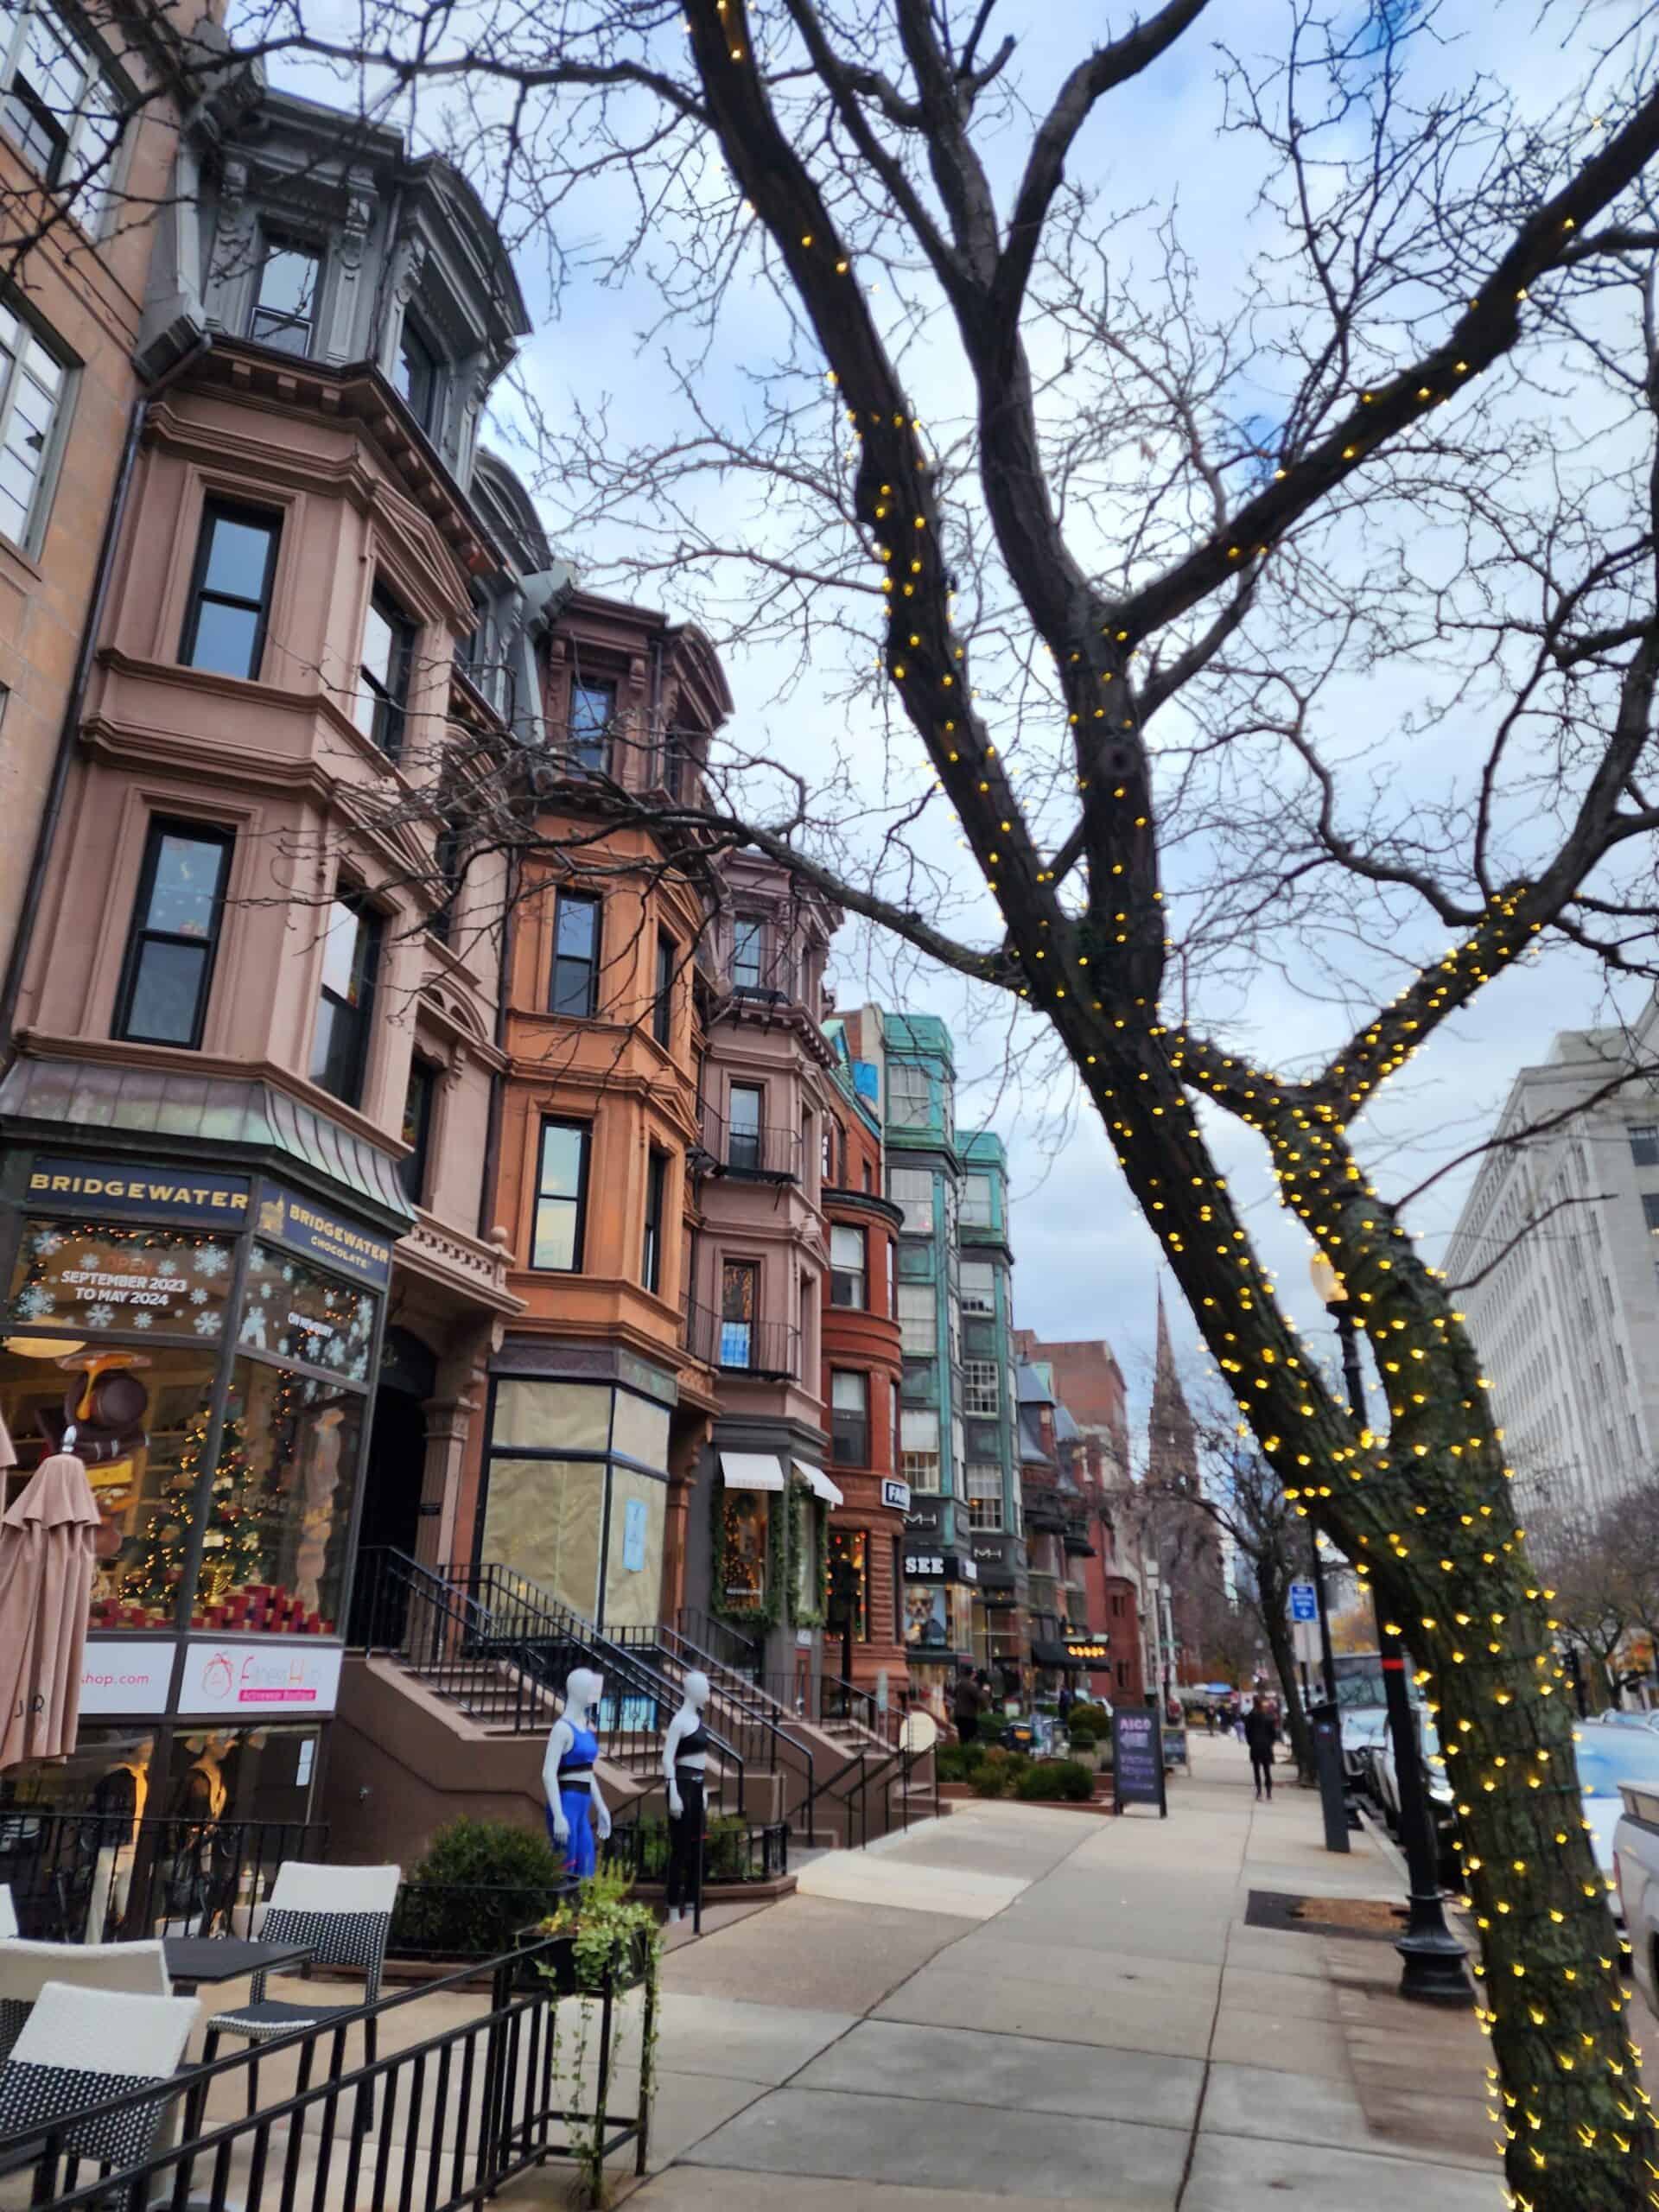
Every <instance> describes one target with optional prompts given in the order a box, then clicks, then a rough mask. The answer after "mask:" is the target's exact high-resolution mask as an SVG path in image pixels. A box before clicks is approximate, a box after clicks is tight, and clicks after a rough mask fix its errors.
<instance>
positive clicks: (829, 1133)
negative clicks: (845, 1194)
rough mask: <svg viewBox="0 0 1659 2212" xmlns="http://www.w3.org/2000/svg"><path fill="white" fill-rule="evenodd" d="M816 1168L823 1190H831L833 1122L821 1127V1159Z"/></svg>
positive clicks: (833, 1146) (834, 1128)
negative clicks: (821, 1179) (820, 1176)
mask: <svg viewBox="0 0 1659 2212" xmlns="http://www.w3.org/2000/svg"><path fill="white" fill-rule="evenodd" d="M818 1167H819V1172H820V1174H821V1175H822V1178H823V1184H824V1186H825V1188H826V1189H829V1188H833V1187H834V1185H835V1180H836V1125H835V1123H834V1122H825V1123H824V1125H823V1158H822V1160H820V1161H819V1162H818Z"/></svg>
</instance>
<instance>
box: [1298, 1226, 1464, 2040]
mask: <svg viewBox="0 0 1659 2212" xmlns="http://www.w3.org/2000/svg"><path fill="white" fill-rule="evenodd" d="M1308 1272H1309V1273H1310V1274H1311V1275H1312V1276H1313V1287H1314V1290H1315V1292H1316V1293H1317V1294H1318V1295H1319V1298H1320V1299H1321V1300H1323V1301H1324V1304H1325V1310H1326V1312H1327V1313H1329V1314H1330V1316H1331V1319H1332V1322H1333V1323H1334V1324H1335V1325H1336V1331H1337V1338H1338V1343H1339V1344H1341V1347H1342V1379H1343V1382H1344V1384H1345V1385H1346V1386H1347V1391H1348V1409H1349V1411H1350V1413H1351V1414H1352V1415H1353V1417H1354V1421H1355V1423H1356V1425H1357V1427H1360V1428H1361V1429H1363V1428H1364V1427H1367V1426H1368V1423H1367V1421H1366V1415H1365V1378H1364V1376H1363V1375H1362V1374H1361V1372H1360V1365H1359V1332H1358V1331H1357V1328H1356V1327H1355V1325H1354V1317H1353V1315H1352V1313H1350V1311H1349V1309H1348V1290H1347V1286H1346V1284H1344V1281H1343V1280H1342V1277H1341V1276H1340V1275H1339V1274H1338V1273H1337V1271H1336V1269H1335V1268H1333V1267H1332V1264H1331V1262H1330V1261H1329V1260H1327V1259H1326V1258H1325V1255H1324V1253H1323V1252H1316V1253H1315V1254H1314V1255H1313V1261H1312V1263H1311V1265H1310V1267H1309V1270H1308ZM1317 1541H1318V1539H1317V1538H1316V1539H1315V1542H1316V1544H1317ZM1371 1602H1372V1605H1374V1606H1375V1608H1376V1641H1377V1649H1378V1651H1379V1653H1380V1655H1381V1657H1382V1661H1383V1700H1384V1702H1385V1703H1386V1705H1387V1707H1388V1714H1389V1735H1390V1736H1391V1737H1392V1738H1393V1740H1394V1772H1395V1783H1396V1786H1397V1788H1398V1789H1399V1793H1400V1840H1401V1842H1402V1845H1403V1846H1404V1847H1405V1853H1406V1869H1407V1877H1408V1882H1409V1885H1410V1886H1409V1889H1408V1904H1409V1908H1410V1910H1409V1916H1408V1920H1407V1923H1406V1932H1405V1934H1404V1935H1403V1936H1401V1937H1400V1938H1399V1939H1398V1941H1397V1942H1395V1949H1396V1950H1397V1951H1398V1952H1399V1953H1400V1955H1401V1958H1402V1961H1403V1965H1402V1970H1401V1975H1400V1994H1401V1995H1402V1997H1409V1998H1413V1999H1415V2000H1416V2001H1417V2002H1418V2003H1420V2004H1426V2005H1472V2004H1473V2003H1474V2001H1475V1993H1474V1988H1473V1986H1472V1985H1471V1982H1470V1980H1469V1976H1468V1974H1467V1972H1466V1970H1465V1966H1464V1949H1463V1946H1462V1944H1461V1943H1459V1941H1458V1939H1457V1937H1456V1936H1453V1934H1452V1931H1451V1929H1449V1928H1448V1927H1447V1926H1446V1909H1445V1905H1444V1903H1443V1901H1442V1892H1441V1890H1440V1872H1439V1869H1438V1866H1437V1865H1436V1855H1435V1849H1434V1827H1433V1822H1432V1821H1431V1820H1430V1818H1429V1812H1428V1792H1427V1789H1426V1788H1425V1787H1424V1783H1423V1765H1422V1757H1421V1750H1420V1747H1419V1745H1418V1741H1417V1730H1416V1726H1415V1725H1414V1722H1413V1719H1412V1715H1411V1700H1410V1698H1409V1697H1408V1694H1407V1692H1406V1657H1405V1651H1404V1649H1403V1647H1402V1643H1401V1641H1400V1638H1399V1637H1398V1636H1397V1635H1396V1634H1395V1633H1393V1632H1392V1631H1391V1630H1390V1629H1389V1624H1388V1620H1387V1617H1386V1615H1385V1612H1384V1610H1383V1597H1382V1592H1380V1591H1377V1590H1373V1591H1372V1592H1371Z"/></svg>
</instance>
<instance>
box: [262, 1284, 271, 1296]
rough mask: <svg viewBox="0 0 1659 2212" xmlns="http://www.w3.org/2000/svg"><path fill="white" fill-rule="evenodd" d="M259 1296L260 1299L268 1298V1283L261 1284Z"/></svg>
mask: <svg viewBox="0 0 1659 2212" xmlns="http://www.w3.org/2000/svg"><path fill="white" fill-rule="evenodd" d="M259 1295H260V1297H261V1298H269V1297H270V1284H269V1283H268V1282H262V1283H261V1284H260V1286H259Z"/></svg>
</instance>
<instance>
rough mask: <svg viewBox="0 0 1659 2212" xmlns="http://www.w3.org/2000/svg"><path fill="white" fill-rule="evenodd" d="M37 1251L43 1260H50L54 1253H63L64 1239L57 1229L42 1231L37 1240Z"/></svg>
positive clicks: (36, 1237)
mask: <svg viewBox="0 0 1659 2212" xmlns="http://www.w3.org/2000/svg"><path fill="white" fill-rule="evenodd" d="M62 1249H63V1239H62V1237H61V1236H59V1234H58V1232H57V1230H55V1229H42V1230H41V1231H40V1232H39V1234H38V1235H37V1236H35V1250H36V1251H37V1252H38V1253H39V1254H40V1255H41V1258H42V1259H43V1260H49V1259H50V1258H51V1256H52V1255H53V1254H54V1252H61V1251H62Z"/></svg>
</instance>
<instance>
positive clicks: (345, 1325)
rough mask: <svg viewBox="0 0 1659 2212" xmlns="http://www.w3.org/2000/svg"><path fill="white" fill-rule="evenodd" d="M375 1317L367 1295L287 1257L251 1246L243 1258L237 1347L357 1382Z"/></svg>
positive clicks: (364, 1372) (365, 1366)
mask: <svg viewBox="0 0 1659 2212" xmlns="http://www.w3.org/2000/svg"><path fill="white" fill-rule="evenodd" d="M374 1314H375V1302H374V1300H373V1298H372V1296H371V1295H370V1294H369V1293H368V1292H366V1291H361V1290H357V1289H354V1288H353V1286H352V1285H351V1284H350V1283H346V1282H342V1281H340V1279H339V1278H338V1276H335V1275H331V1274H325V1273H324V1272H323V1270H322V1269H321V1268H314V1267H309V1266H308V1265H307V1263H306V1262H304V1261H303V1260H297V1259H296V1258H295V1257H294V1255H292V1253H289V1252H283V1251H279V1250H277V1249H276V1248H275V1247H274V1246H272V1245H269V1244H256V1245H255V1246H254V1248H253V1250H252V1252H251V1254H250V1255H249V1259H248V1281H247V1290H246V1293H245V1296H244V1298H243V1301H242V1325H241V1327H240V1328H239V1329H238V1332H237V1342H238V1344H241V1345H243V1346H245V1348H246V1349H247V1350H249V1351H265V1352H270V1354H271V1355H272V1357H275V1358H278V1359H298V1360H303V1361H304V1362H305V1363H307V1364H308V1366H311V1367H328V1368H333V1369H334V1370H336V1371H337V1372H338V1373H340V1374H341V1375H343V1376H346V1378H347V1380H348V1381H350V1382H353V1383H362V1382H365V1381H366V1380H367V1377H368V1372H369V1348H370V1346H371V1344H372V1343H373V1341H374Z"/></svg>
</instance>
